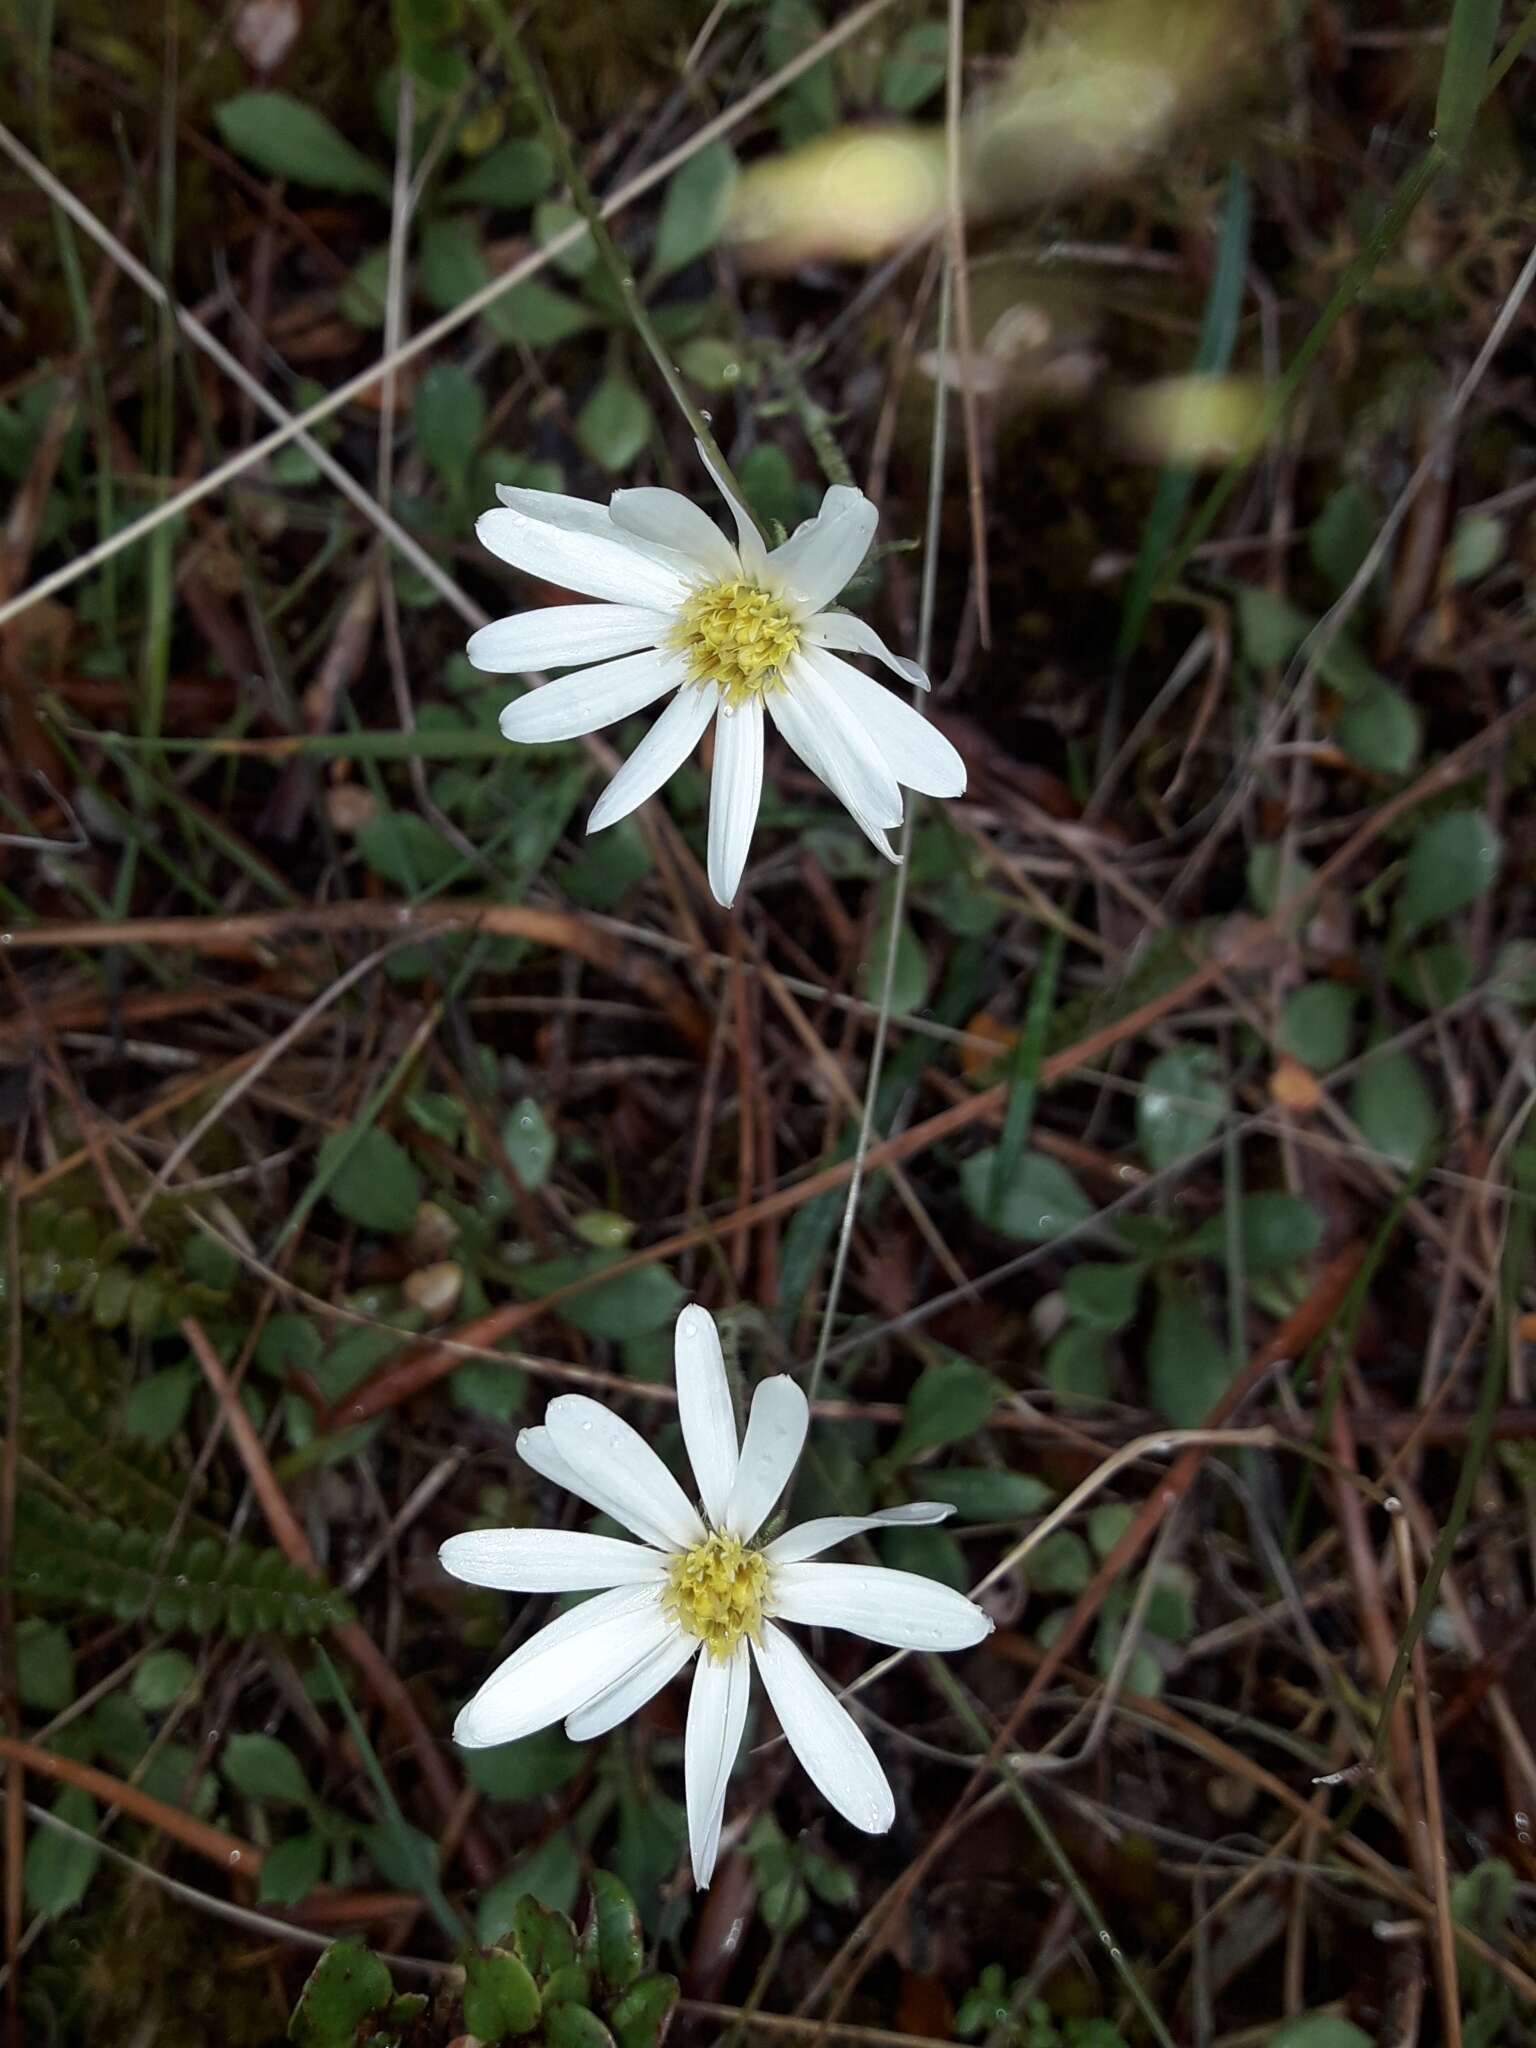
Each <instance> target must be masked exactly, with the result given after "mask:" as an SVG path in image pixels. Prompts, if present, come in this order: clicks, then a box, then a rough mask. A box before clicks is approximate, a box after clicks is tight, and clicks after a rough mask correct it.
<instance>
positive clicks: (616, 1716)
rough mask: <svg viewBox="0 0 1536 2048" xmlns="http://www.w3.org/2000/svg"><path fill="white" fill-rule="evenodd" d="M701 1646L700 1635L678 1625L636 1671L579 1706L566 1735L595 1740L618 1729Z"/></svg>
mask: <svg viewBox="0 0 1536 2048" xmlns="http://www.w3.org/2000/svg"><path fill="white" fill-rule="evenodd" d="M698 1648H699V1639H698V1637H697V1636H688V1635H684V1634H683V1631H682V1630H681V1629H680V1628H674V1629H673V1631H672V1634H671V1635H670V1636H669V1637H668V1638H667V1640H666V1641H665V1642H664V1643H661V1644H659V1645H658V1646H657V1647H656V1648H655V1649H654V1650H652V1652H651V1654H650V1655H649V1656H648V1657H647V1658H645V1659H644V1661H643V1662H642V1663H639V1664H637V1665H636V1666H635V1668H634V1669H633V1671H626V1672H625V1674H624V1676H623V1677H622V1678H619V1679H616V1680H615V1681H614V1683H613V1684H612V1685H610V1686H608V1687H606V1688H605V1689H604V1690H603V1691H602V1692H600V1693H599V1694H598V1695H597V1697H596V1699H591V1700H588V1701H587V1704H586V1705H585V1706H584V1707H578V1708H577V1709H576V1711H575V1713H574V1714H570V1715H568V1716H567V1717H566V1723H565V1732H566V1734H567V1735H568V1736H569V1737H570V1738H571V1740H572V1742H591V1741H592V1740H593V1738H594V1737H596V1736H598V1735H606V1734H607V1733H608V1730H609V1729H610V1728H617V1727H618V1725H619V1723H620V1722H621V1721H627V1720H628V1719H629V1717H630V1715H631V1714H638V1713H639V1711H640V1709H641V1708H642V1707H643V1706H644V1705H645V1703H646V1701H647V1700H652V1699H654V1698H655V1697H656V1695H657V1693H659V1692H660V1691H661V1688H662V1687H663V1686H664V1685H667V1684H669V1683H670V1682H671V1680H672V1679H674V1678H676V1676H677V1674H678V1673H679V1671H681V1670H682V1668H683V1666H684V1665H685V1664H686V1663H687V1662H688V1660H689V1658H690V1657H692V1656H694V1655H695V1653H696V1652H697V1650H698Z"/></svg>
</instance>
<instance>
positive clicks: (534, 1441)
mask: <svg viewBox="0 0 1536 2048" xmlns="http://www.w3.org/2000/svg"><path fill="white" fill-rule="evenodd" d="M517 1455H518V1456H519V1457H520V1458H521V1459H522V1461H523V1463H524V1464H525V1465H530V1466H531V1467H532V1468H533V1470H534V1471H535V1472H537V1473H538V1474H539V1476H540V1477H541V1478H543V1479H547V1480H548V1481H549V1483H550V1485H551V1486H563V1487H564V1488H565V1490H566V1492H567V1493H574V1494H575V1496H576V1498H577V1499H578V1500H585V1499H586V1497H587V1496H586V1495H585V1494H584V1493H583V1492H582V1490H581V1481H580V1480H579V1479H578V1478H577V1476H576V1474H575V1473H574V1472H573V1471H572V1470H571V1468H570V1466H569V1465H568V1464H567V1463H566V1462H565V1460H564V1458H562V1457H561V1455H560V1453H559V1452H558V1451H557V1450H556V1449H555V1447H554V1445H553V1443H552V1442H551V1441H550V1435H549V1431H548V1430H547V1429H543V1428H540V1429H520V1430H519V1431H518V1433H517Z"/></svg>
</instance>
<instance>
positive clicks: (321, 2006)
mask: <svg viewBox="0 0 1536 2048" xmlns="http://www.w3.org/2000/svg"><path fill="white" fill-rule="evenodd" d="M394 1990H395V1987H394V1985H393V1984H392V1983H391V1982H390V1976H389V1972H388V1970H387V1969H385V1967H384V1965H383V1964H382V1963H381V1962H380V1961H379V1959H378V1957H377V1956H374V1955H370V1954H369V1953H368V1951H367V1949H365V1948H363V1947H361V1946H360V1945H359V1944H358V1943H357V1942H355V1941H336V1942H332V1944H331V1946H330V1947H329V1948H328V1949H327V1950H326V1951H325V1953H324V1955H323V1956H321V1958H320V1960H319V1962H318V1963H316V1965H315V1967H314V1969H313V1970H312V1971H311V1972H310V1976H309V1981H308V1983H307V1984H306V1985H305V1986H304V1989H303V1990H302V1991H301V1992H300V1994H299V2002H298V2004H297V2005H296V2006H295V2007H294V2009H293V2018H292V2019H291V2020H290V2021H289V2022H288V2038H289V2040H290V2041H294V2042H297V2043H298V2044H299V2048H356V2043H357V2041H358V2040H359V2038H360V2031H361V2028H362V2025H363V2022H364V2021H365V2020H368V2019H371V2018H372V2017H373V2015H374V2014H375V2013H376V2012H378V2011H379V2010H380V2008H381V2007H383V2006H386V2005H388V2004H389V2002H390V2000H391V1998H393V1996H394Z"/></svg>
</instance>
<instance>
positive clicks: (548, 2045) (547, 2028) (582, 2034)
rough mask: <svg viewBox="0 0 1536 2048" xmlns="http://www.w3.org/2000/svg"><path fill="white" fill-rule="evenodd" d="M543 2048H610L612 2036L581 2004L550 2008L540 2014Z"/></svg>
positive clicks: (612, 2046) (593, 2014)
mask: <svg viewBox="0 0 1536 2048" xmlns="http://www.w3.org/2000/svg"><path fill="white" fill-rule="evenodd" d="M544 2048H614V2042H613V2036H612V2034H610V2033H609V2031H608V2029H607V2028H606V2027H605V2026H604V2025H603V2023H602V2021H601V2020H600V2019H599V2018H598V2016H597V2014H596V2013H595V2012H589V2011H588V2009H587V2008H586V2006H584V2005H570V2004H561V2005H552V2006H551V2007H550V2008H549V2010H548V2012H546V2013H545V2015H544Z"/></svg>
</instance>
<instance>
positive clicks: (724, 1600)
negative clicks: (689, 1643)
mask: <svg viewBox="0 0 1536 2048" xmlns="http://www.w3.org/2000/svg"><path fill="white" fill-rule="evenodd" d="M767 1590H768V1562H767V1559H766V1558H765V1557H764V1556H763V1554H762V1552H761V1551H760V1550H748V1549H747V1547H746V1545H745V1544H744V1543H743V1542H742V1540H741V1538H740V1537H739V1536H727V1535H726V1534H725V1532H724V1530H722V1529H716V1530H715V1531H714V1532H713V1533H712V1534H711V1535H709V1536H706V1537H705V1539H704V1541H703V1542H702V1543H696V1544H695V1545H694V1547H693V1548H692V1550H684V1551H680V1552H679V1553H678V1555H677V1556H676V1557H674V1558H672V1559H671V1560H670V1562H669V1563H668V1565H667V1590H666V1592H665V1593H663V1595H662V1596H661V1597H662V1605H663V1607H665V1609H666V1611H667V1613H668V1614H670V1615H671V1617H672V1619H673V1620H674V1621H675V1622H676V1623H677V1624H678V1626H679V1627H680V1628H682V1629H686V1631H687V1632H688V1634H689V1635H691V1636H697V1637H698V1638H699V1640H700V1641H701V1642H702V1643H703V1645H704V1647H705V1649H706V1650H708V1652H709V1654H710V1656H712V1657H715V1658H718V1659H719V1660H721V1661H722V1662H723V1661H724V1659H725V1658H727V1657H728V1656H729V1655H730V1654H731V1652H732V1650H734V1649H735V1647H736V1645H737V1644H738V1643H739V1642H740V1641H741V1638H742V1637H743V1636H744V1635H745V1636H751V1637H753V1638H754V1640H755V1639H756V1638H757V1637H758V1635H759V1632H760V1631H761V1628H762V1625H763V1597H764V1595H765V1594H766V1592H767Z"/></svg>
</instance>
